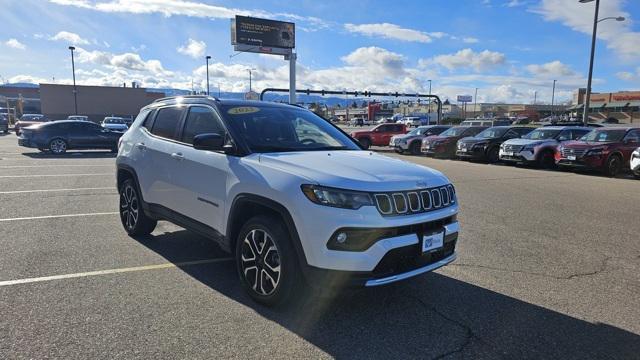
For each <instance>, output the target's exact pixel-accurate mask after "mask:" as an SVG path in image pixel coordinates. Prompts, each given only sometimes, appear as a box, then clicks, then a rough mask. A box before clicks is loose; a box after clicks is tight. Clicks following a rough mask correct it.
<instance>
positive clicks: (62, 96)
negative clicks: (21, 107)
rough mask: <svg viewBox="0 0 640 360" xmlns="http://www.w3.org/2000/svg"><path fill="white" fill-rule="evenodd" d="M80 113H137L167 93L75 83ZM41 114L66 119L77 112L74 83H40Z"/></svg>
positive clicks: (96, 116) (99, 115)
mask: <svg viewBox="0 0 640 360" xmlns="http://www.w3.org/2000/svg"><path fill="white" fill-rule="evenodd" d="M76 89H77V103H78V115H86V116H88V117H89V119H90V120H91V121H96V122H99V121H101V120H102V119H104V118H105V117H106V116H121V117H135V116H136V115H138V112H139V111H140V108H142V107H144V106H146V105H148V104H150V103H152V102H153V101H154V100H156V99H159V98H162V97H164V93H162V92H149V91H147V89H144V88H139V87H109V86H76ZM40 105H41V108H42V114H44V115H45V116H47V117H48V118H50V119H65V118H66V117H67V116H69V115H74V114H75V100H74V96H73V86H72V85H58V84H40Z"/></svg>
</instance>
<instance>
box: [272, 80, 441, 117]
mask: <svg viewBox="0 0 640 360" xmlns="http://www.w3.org/2000/svg"><path fill="white" fill-rule="evenodd" d="M270 92H274V93H288V92H289V89H279V88H266V89H264V90H262V92H261V93H260V100H261V101H263V100H264V95H265V94H266V93H270ZM296 93H298V94H305V95H321V96H325V95H352V96H354V97H358V96H362V97H372V96H375V97H395V98H398V97H408V98H416V99H422V98H424V99H433V100H435V102H436V105H437V106H438V119H437V121H436V123H437V124H440V121H441V120H442V101H441V100H440V97H438V95H431V94H419V93H416V94H408V93H400V92H397V91H396V92H373V91H336V90H311V89H306V90H304V89H296Z"/></svg>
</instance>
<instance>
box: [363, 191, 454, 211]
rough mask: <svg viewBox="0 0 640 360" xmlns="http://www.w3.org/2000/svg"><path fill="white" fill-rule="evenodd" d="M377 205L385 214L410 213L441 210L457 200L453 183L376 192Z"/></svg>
mask: <svg viewBox="0 0 640 360" xmlns="http://www.w3.org/2000/svg"><path fill="white" fill-rule="evenodd" d="M374 198H375V200H376V207H377V208H378V211H379V212H380V214H382V215H383V216H396V215H410V214H419V213H425V212H429V211H433V210H439V209H442V208H445V207H447V206H451V205H453V204H455V202H456V191H455V188H454V187H453V185H451V184H449V185H446V186H440V187H436V188H430V189H420V190H411V191H397V192H387V193H376V194H374Z"/></svg>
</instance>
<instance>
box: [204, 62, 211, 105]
mask: <svg viewBox="0 0 640 360" xmlns="http://www.w3.org/2000/svg"><path fill="white" fill-rule="evenodd" d="M209 59H211V56H209V55H207V56H205V60H206V62H207V96H209Z"/></svg>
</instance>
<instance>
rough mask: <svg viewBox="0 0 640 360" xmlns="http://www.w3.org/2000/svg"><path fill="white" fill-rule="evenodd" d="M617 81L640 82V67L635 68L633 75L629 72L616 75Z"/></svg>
mask: <svg viewBox="0 0 640 360" xmlns="http://www.w3.org/2000/svg"><path fill="white" fill-rule="evenodd" d="M616 76H617V77H618V79H621V80H624V81H633V82H636V83H637V82H640V67H638V68H636V71H635V73H634V72H631V71H621V72H618V73H616Z"/></svg>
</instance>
